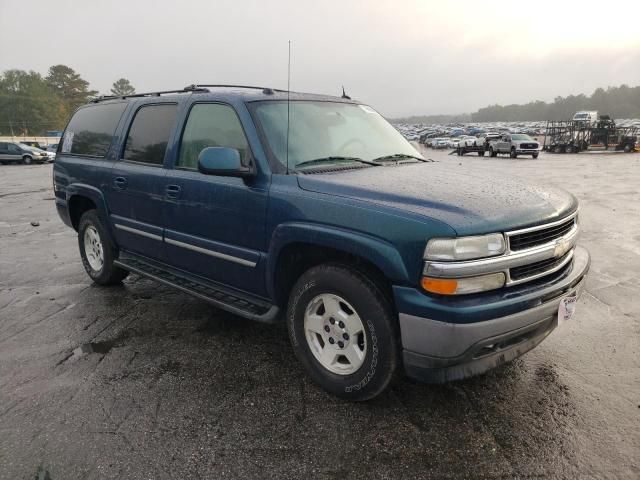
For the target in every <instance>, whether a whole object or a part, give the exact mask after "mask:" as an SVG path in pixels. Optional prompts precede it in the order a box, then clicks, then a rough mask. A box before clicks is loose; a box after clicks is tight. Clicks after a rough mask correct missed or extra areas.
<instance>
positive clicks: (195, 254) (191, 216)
mask: <svg viewBox="0 0 640 480" xmlns="http://www.w3.org/2000/svg"><path fill="white" fill-rule="evenodd" d="M205 147H230V148H235V149H237V150H238V151H239V152H240V156H241V159H242V162H243V163H244V164H245V165H249V164H250V163H251V162H253V159H252V154H251V150H250V148H249V145H248V142H247V139H246V136H245V133H244V130H243V127H242V124H241V122H240V120H239V118H238V115H237V114H236V112H235V110H234V109H233V107H231V106H230V105H227V104H223V103H194V104H193V105H192V106H191V108H190V110H189V112H188V116H187V120H186V123H185V126H184V131H183V133H182V138H181V140H180V145H179V150H178V154H177V159H176V162H175V167H174V168H173V169H172V170H169V172H168V174H167V178H166V179H165V182H166V192H167V196H166V201H165V248H166V252H167V262H168V263H170V264H171V265H173V266H175V267H178V268H180V269H183V270H186V271H188V272H190V273H195V274H198V275H201V276H203V277H206V278H209V279H211V280H214V281H217V282H220V283H224V284H226V285H230V286H233V287H236V288H239V289H242V290H245V291H248V292H251V293H254V294H257V295H266V294H265V289H264V281H263V280H262V279H263V278H264V275H263V274H262V273H260V272H261V271H262V269H263V268H264V265H263V262H262V261H261V259H262V258H263V256H262V255H261V254H260V252H261V251H264V243H265V218H266V208H267V188H268V183H267V182H268V178H264V177H259V176H258V177H255V178H246V179H243V178H237V177H222V176H216V175H205V174H203V173H200V172H199V171H198V155H199V153H200V152H201V151H202V149H204V148H205Z"/></svg>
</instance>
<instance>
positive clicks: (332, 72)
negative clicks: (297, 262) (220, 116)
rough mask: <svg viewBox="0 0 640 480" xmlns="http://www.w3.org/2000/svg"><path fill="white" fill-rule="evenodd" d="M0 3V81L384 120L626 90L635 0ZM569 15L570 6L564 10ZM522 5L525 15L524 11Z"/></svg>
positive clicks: (636, 74) (631, 72)
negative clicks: (205, 96) (302, 96)
mask: <svg viewBox="0 0 640 480" xmlns="http://www.w3.org/2000/svg"><path fill="white" fill-rule="evenodd" d="M593 3H595V2H591V1H587V0H584V1H565V0H554V1H547V0H538V1H537V2H522V1H508V0H505V1H491V0H482V1H470V2H466V1H462V0H456V1H455V2H449V1H437V2H436V1H434V2H430V1H402V0H396V1H382V0H368V1H349V0H339V1H334V0H318V1H307V0H289V1H284V0H282V1H276V0H271V1H268V0H263V1H260V0H256V1H248V0H231V1H226V0H225V1H222V0H173V1H164V0H156V1H151V0H149V1H146V0H126V1H122V0H110V1H102V0H77V1H75V0H0V70H2V71H4V70H6V69H10V68H19V69H25V70H36V71H38V72H41V73H42V74H46V71H47V69H48V67H49V66H50V65H53V64H58V63H62V64H66V65H69V66H70V67H72V68H74V69H75V70H76V71H77V72H79V73H80V74H81V75H82V76H83V78H85V79H86V80H88V81H89V82H90V83H91V86H92V88H94V89H96V90H99V91H100V92H102V93H107V92H108V90H109V88H110V86H111V84H112V82H113V81H114V80H116V79H118V78H120V77H126V78H128V79H129V80H130V81H131V82H132V84H133V85H134V86H135V87H136V89H137V90H138V91H147V90H158V89H171V88H182V87H183V86H185V85H188V84H191V83H236V84H247V85H254V84H255V85H267V86H273V87H279V88H286V85H287V41H288V40H291V41H292V77H291V78H292V84H291V86H292V89H294V90H300V91H310V92H319V93H329V94H338V93H340V91H341V90H340V89H341V85H343V84H344V85H345V88H346V90H347V93H348V94H349V95H351V96H352V97H354V98H357V99H359V100H362V101H363V102H365V103H369V104H371V105H372V106H374V107H376V108H377V109H378V110H379V111H380V112H381V113H383V114H385V115H387V116H390V117H397V116H404V115H412V114H436V113H462V112H471V111H474V110H476V109H478V108H479V107H483V106H486V105H488V104H493V103H500V104H507V103H524V102H527V101H530V100H536V99H539V100H545V101H550V100H553V98H554V97H555V96H556V95H563V96H565V95H568V94H572V93H586V94H591V93H592V92H593V90H594V89H595V88H597V87H599V86H603V87H606V86H608V85H619V84H621V83H627V84H628V85H640V33H639V32H640V30H639V29H640V1H639V0H628V1H620V0H618V1H616V2H615V3H614V4H612V6H611V7H607V6H606V4H602V3H601V2H600V3H599V5H600V6H596V5H594V4H593ZM572 4H573V5H576V6H572ZM532 5H535V6H532Z"/></svg>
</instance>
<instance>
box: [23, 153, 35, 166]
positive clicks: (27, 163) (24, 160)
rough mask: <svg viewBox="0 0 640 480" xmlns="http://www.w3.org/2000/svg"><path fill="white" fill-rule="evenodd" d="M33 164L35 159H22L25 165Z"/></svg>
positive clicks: (27, 156) (26, 156) (27, 157)
mask: <svg viewBox="0 0 640 480" xmlns="http://www.w3.org/2000/svg"><path fill="white" fill-rule="evenodd" d="M32 162H33V158H31V157H30V156H29V155H25V156H24V157H22V163H24V164H25V165H31V163H32Z"/></svg>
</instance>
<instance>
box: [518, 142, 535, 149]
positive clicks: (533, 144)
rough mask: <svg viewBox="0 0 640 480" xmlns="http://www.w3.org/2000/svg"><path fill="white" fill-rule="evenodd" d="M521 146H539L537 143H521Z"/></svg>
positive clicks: (527, 147)
mask: <svg viewBox="0 0 640 480" xmlns="http://www.w3.org/2000/svg"><path fill="white" fill-rule="evenodd" d="M520 148H526V149H530V148H538V145H537V144H535V143H521V144H520Z"/></svg>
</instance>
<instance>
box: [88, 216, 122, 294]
mask: <svg viewBox="0 0 640 480" xmlns="http://www.w3.org/2000/svg"><path fill="white" fill-rule="evenodd" d="M78 246H79V248H80V257H81V258H82V265H83V266H84V269H85V270H86V272H87V274H88V275H89V276H90V277H91V279H92V280H93V281H94V282H96V283H97V284H99V285H115V284H117V283H120V282H121V281H122V280H124V279H125V277H126V276H127V275H129V272H128V271H127V270H123V269H122V268H120V267H117V266H116V265H114V264H113V261H114V260H115V259H116V257H117V249H116V248H115V247H114V246H113V245H112V244H111V242H110V241H109V237H108V236H107V233H106V231H105V229H104V227H103V225H102V222H101V221H100V218H99V217H98V213H97V211H96V210H89V211H87V212H85V213H84V214H83V215H82V217H81V218H80V223H79V224H78Z"/></svg>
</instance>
